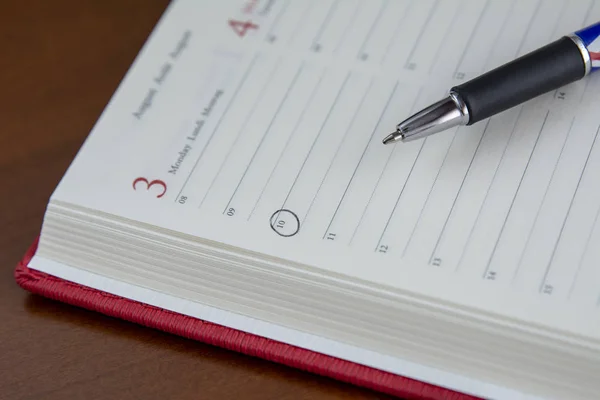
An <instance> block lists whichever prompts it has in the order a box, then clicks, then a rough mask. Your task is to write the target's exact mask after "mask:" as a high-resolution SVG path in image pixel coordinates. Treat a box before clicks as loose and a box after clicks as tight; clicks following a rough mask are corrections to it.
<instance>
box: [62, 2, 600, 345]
mask: <svg viewBox="0 0 600 400" xmlns="http://www.w3.org/2000/svg"><path fill="white" fill-rule="evenodd" d="M230 18H235V19H236V20H238V21H250V22H248V23H252V24H255V25H245V26H244V25H240V24H239V23H238V25H236V26H234V27H232V26H230V25H229V24H228V22H227V21H228V20H229V19H230ZM598 18H600V5H599V4H598V3H596V2H592V1H585V0H565V1H562V2H544V1H538V0H524V1H516V0H515V1H513V2H510V1H508V2H507V1H504V0H487V1H476V0H428V1H417V0H398V1H391V0H390V1H373V2H367V1H343V0H328V1H309V2H300V1H291V0H290V1H274V2H267V1H256V2H250V1H249V2H243V1H233V0H232V1H229V2H219V6H215V5H214V3H212V2H210V3H209V2H198V1H192V0H179V1H177V2H175V3H174V4H173V5H172V7H171V8H170V12H169V13H168V14H167V15H166V16H165V18H164V19H163V21H162V23H161V25H160V26H159V28H158V29H157V31H156V34H155V35H154V36H153V38H152V40H151V41H150V42H149V45H148V46H147V47H146V48H145V49H144V51H143V52H142V54H141V55H140V58H139V59H138V60H137V62H136V64H135V65H134V67H133V68H132V70H131V71H130V73H129V74H128V76H127V78H126V79H125V81H124V83H123V85H122V86H121V87H120V89H119V91H118V92H117V94H116V96H115V97H114V98H113V100H112V102H111V104H110V105H109V106H108V108H107V110H106V111H105V113H104V114H103V116H102V118H101V120H100V121H99V123H98V124H97V126H96V127H95V128H94V131H93V132H92V134H91V135H90V138H89V139H88V141H87V142H86V145H85V146H84V148H83V149H82V151H81V152H80V154H79V155H78V157H77V160H76V161H75V162H74V164H73V166H72V167H71V168H70V170H69V172H68V173H67V175H66V176H65V178H64V179H63V181H62V182H61V185H60V186H59V188H58V190H57V191H56V193H55V194H54V196H53V200H60V201H64V202H71V203H74V204H78V205H81V206H85V207H90V208H95V209H98V210H102V211H106V212H109V213H113V214H115V215H119V216H123V217H126V218H131V219H136V220H139V221H142V222H146V223H150V224H154V225H156V226H159V227H163V228H167V229H172V230H175V231H178V232H183V233H188V234H191V235H195V236H198V237H203V238H208V239H212V240H218V241H222V242H225V243H229V244H232V245H236V246H240V247H243V248H248V249H251V250H255V251H260V252H263V253H265V254H268V255H271V256H277V257H281V258H287V259H289V260H292V261H296V262H299V263H303V264H307V265H311V266H315V267H318V268H321V269H322V270H323V271H324V272H327V273H329V272H331V273H339V274H344V275H346V276H348V277H350V278H353V279H360V280H362V281H363V282H371V283H374V284H380V285H384V286H385V287H387V288H388V289H390V290H395V289H404V290H409V291H415V292H418V293H422V294H427V295H430V296H433V297H438V298H441V299H443V300H446V301H454V302H458V303H463V304H466V305H471V306H478V307H481V308H483V309H485V310H488V311H493V312H500V313H503V314H505V315H509V316H512V317H515V318H523V319H525V320H529V321H532V322H537V323H543V324H546V325H548V326H549V327H554V328H557V329H558V328H561V329H566V330H568V331H571V332H578V333H582V334H590V335H593V336H594V337H595V338H598V336H599V335H600V333H598V332H600V330H598V329H597V328H598V326H599V324H600V321H599V320H598V313H597V311H596V306H597V301H598V300H597V299H598V297H599V295H600V289H599V287H600V274H598V273H597V271H596V269H595V268H594V263H595V260H597V258H595V256H594V254H595V253H594V252H596V249H597V248H598V247H599V246H600V242H598V240H600V235H599V234H598V231H600V229H599V228H598V227H597V225H598V224H597V218H596V216H597V214H598V210H599V209H600V194H599V191H600V189H599V188H598V186H597V185H596V182H597V181H598V176H597V175H598V174H600V170H599V169H598V168H596V166H597V163H598V162H599V161H598V159H599V157H600V154H598V152H599V151H600V146H598V145H594V143H596V140H595V139H596V136H597V133H598V127H599V125H600V116H598V115H597V113H596V112H595V109H596V108H597V106H598V98H597V97H596V96H595V93H596V88H597V87H598V84H599V83H598V79H597V78H595V77H591V78H590V79H586V80H584V81H581V82H577V83H575V84H573V85H570V86H568V87H566V88H564V89H560V90H558V91H555V92H552V93H549V94H547V95H545V96H542V97H540V98H539V99H535V100H534V101H531V102H529V103H527V104H525V105H522V106H519V107H516V108H514V109H512V110H509V111H507V112H505V113H502V114H501V115H498V116H495V117H493V118H491V119H490V120H487V121H483V122H481V123H479V124H476V125H474V126H472V127H461V128H459V129H451V130H449V131H447V132H443V133H440V134H438V135H435V136H432V137H429V138H427V139H425V140H421V141H416V142H411V143H407V144H397V145H394V146H384V145H382V144H381V139H382V138H383V137H384V136H385V135H386V134H387V133H389V131H390V129H393V128H394V127H395V124H396V123H397V122H399V120H400V119H402V118H404V117H406V116H408V115H409V114H410V112H411V111H416V110H417V109H419V108H420V107H423V106H425V105H428V104H429V103H431V102H433V101H436V100H438V99H439V98H440V97H441V96H443V95H444V94H445V92H446V91H447V90H448V88H450V87H451V85H453V84H457V83H459V82H461V81H464V80H465V79H469V78H471V77H473V76H476V75H477V74H480V73H482V72H484V71H486V70H489V69H491V68H493V67H495V66H497V65H498V64H500V63H502V62H505V61H508V60H510V59H512V58H514V57H516V56H518V55H521V54H524V53H526V52H527V51H530V50H533V49H535V48H536V47H538V46H541V45H543V44H545V43H547V42H549V41H551V40H553V39H555V38H558V37H560V36H561V35H563V34H566V33H569V32H570V31H572V30H575V29H577V28H579V27H581V26H584V25H585V24H586V23H590V22H593V21H595V20H596V19H598ZM234 28H236V29H240V31H239V32H242V31H244V30H246V31H245V34H244V35H241V36H240V35H238V34H236V31H235V29H234ZM183 45H185V46H183ZM177 46H179V48H180V51H177V56H176V57H172V56H170V54H171V53H172V52H173V51H174V49H177ZM165 62H168V63H169V64H170V65H171V67H170V68H169V69H168V71H169V72H168V74H166V76H163V77H162V78H160V79H159V81H160V83H157V81H156V77H157V76H158V75H160V71H164V70H165V69H164V68H163V65H164V63H165ZM134 182H136V183H135V184H134ZM148 186H149V189H148V190H146V189H147V187H148ZM507 298H509V300H507ZM542 300H543V301H542ZM581 307H587V308H589V310H590V311H589V313H581V312H580V310H581V309H582V308H581ZM532 315H533V316H532Z"/></svg>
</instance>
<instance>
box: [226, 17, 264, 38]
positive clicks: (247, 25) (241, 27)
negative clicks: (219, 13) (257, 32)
mask: <svg viewBox="0 0 600 400" xmlns="http://www.w3.org/2000/svg"><path fill="white" fill-rule="evenodd" d="M229 26H230V27H231V28H232V29H233V30H234V32H235V33H237V34H238V36H239V37H244V36H245V35H246V33H247V32H248V30H249V29H258V25H256V24H255V23H253V22H251V21H236V20H233V19H230V20H229Z"/></svg>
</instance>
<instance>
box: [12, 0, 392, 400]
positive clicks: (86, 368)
mask: <svg viewBox="0 0 600 400" xmlns="http://www.w3.org/2000/svg"><path fill="white" fill-rule="evenodd" d="M1 3H2V5H0V49H1V51H2V55H1V56H0V83H1V85H0V87H1V90H2V92H1V95H0V227H1V228H2V229H1V231H0V266H1V269H0V271H1V275H0V399H5V398H6V399H60V400H63V399H78V398H84V399H111V400H112V399H117V398H139V399H145V400H150V399H161V400H164V399H222V398H233V399H252V398H256V399H341V398H343V399H368V398H382V397H383V396H380V395H378V394H374V393H371V392H368V391H365V390H360V389H357V388H354V387H352V386H348V385H344V384H341V383H338V382H335V381H332V380H329V379H325V378H321V377H317V376H314V375H310V374H307V373H302V372H299V371H296V370H292V369H289V368H285V367H283V366H279V365H275V364H272V363H268V362H264V361H262V360H258V359H254V358H250V357H245V356H242V355H239V354H237V353H232V352H228V351H225V350H222V349H218V348H214V347H210V346H206V345H203V344H200V343H196V342H192V341H189V340H184V339H182V338H179V337H175V336H171V335H167V334H163V333H161V332H158V331H154V330H151V329H145V328H142V327H139V326H136V325H133V324H129V323H125V322H123V321H118V320H113V319H110V318H107V317H104V316H101V315H98V314H95V313H93V312H88V311H85V310H81V309H77V308H74V307H70V306H67V305H64V304H60V303H56V302H53V301H49V300H47V299H44V298H40V297H36V296H32V295H30V294H28V293H27V292H25V291H24V290H22V289H21V288H20V287H18V286H17V285H16V284H15V282H14V279H13V269H14V267H15V265H16V263H17V261H18V260H19V259H20V257H21V256H22V255H23V253H24V252H25V250H26V249H27V247H28V246H29V245H30V244H31V242H32V241H33V240H34V238H35V237H36V235H37V234H38V231H39V228H40V223H41V220H42V215H43V212H44V208H45V204H46V202H47V200H48V197H49V195H50V194H51V192H52V190H53V189H54V187H55V185H56V184H57V183H58V181H59V179H60V177H61V176H62V174H63V173H64V172H65V169H66V168H67V167H68V165H69V163H70V161H71V159H72V158H73V156H74V155H75V153H76V151H77V150H78V148H79V146H80V145H81V144H82V142H83V140H84V139H85V137H86V135H87V133H88V132H89V130H90V128H91V127H92V126H93V124H94V122H95V121H96V119H97V118H98V117H99V115H100V113H101V111H102V109H103V108H104V106H105V104H106V103H107V101H108V100H109V98H110V96H111V94H112V93H113V91H114V90H115V89H116V87H117V85H118V84H119V82H120V80H121V78H122V77H123V74H124V73H125V72H126V70H127V69H128V67H129V65H130V63H131V62H132V61H133V59H134V57H135V56H136V54H137V52H138V50H139V49H140V47H141V46H142V44H143V43H144V41H145V39H146V38H147V35H148V34H149V32H150V31H151V29H152V27H153V26H154V24H155V23H156V21H157V19H158V18H159V16H160V15H161V13H162V11H163V10H164V8H165V6H166V5H167V3H168V1H167V0H152V1H150V0H53V1H48V0H3V1H2V2H1Z"/></svg>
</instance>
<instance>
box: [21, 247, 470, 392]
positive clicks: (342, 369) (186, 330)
mask: <svg viewBox="0 0 600 400" xmlns="http://www.w3.org/2000/svg"><path fill="white" fill-rule="evenodd" d="M37 243H38V242H37V240H36V241H35V242H34V243H33V244H32V246H31V247H30V248H29V250H28V251H27V253H26V254H25V255H24V257H23V259H22V260H21V261H20V262H19V264H18V265H17V267H16V269H15V279H16V281H17V283H18V284H19V286H21V287H22V288H23V289H25V290H27V291H29V292H31V293H34V294H37V295H40V296H44V297H47V298H50V299H53V300H57V301H60V302H63V303H66V304H70V305H73V306H77V307H82V308H85V309H88V310H92V311H96V312H99V313H102V314H105V315H108V316H111V317H116V318H120V319H123V320H126V321H129V322H133V323H136V324H139V325H143V326H146V327H148V328H153V329H158V330H161V331H164V332H168V333H171V334H175V335H178V336H182V337H185V338H188V339H193V340H197V341H200V342H203V343H207V344H210V345H213V346H218V347H221V348H224V349H228V350H232V351H236V352H239V353H242V354H246V355H249V356H253V357H259V358H262V359H265V360H269V361H272V362H276V363H279V364H283V365H286V366H289V367H293V368H298V369H301V370H303V371H308V372H310V373H314V374H318V375H322V376H326V377H330V378H333V379H337V380H339V381H343V382H347V383H350V384H353V385H356V386H361V387H364V388H368V389H372V390H375V391H378V392H382V393H386V394H390V395H393V396H398V397H400V398H402V399H407V400H416V399H418V400H442V399H443V400H475V399H476V398H475V397H472V396H470V395H466V394H462V393H458V392H455V391H452V390H448V389H445V388H441V387H438V386H434V385H430V384H427V383H423V382H419V381H417V380H414V379H410V378H406V377H403V376H399V375H395V374H392V373H389V372H385V371H381V370H377V369H374V368H370V367H367V366H364V365H360V364H356V363H352V362H349V361H345V360H342V359H339V358H335V357H331V356H328V355H323V354H320V353H316V352H313V351H310V350H306V349H303V348H299V347H295V346H291V345H288V344H286V343H281V342H277V341H274V340H271V339H266V338H263V337H260V336H256V335H253V334H249V333H245V332H242V331H239V330H235V329H231V328H228V327H224V326H221V325H217V324H213V323H211V322H206V321H203V320H200V319H197V318H193V317H190V316H186V315H183V314H178V313H174V312H172V311H168V310H163V309H160V308H157V307H154V306H150V305H147V304H143V303H140V302H137V301H133V300H130V299H126V298H123V297H119V296H115V295H113V294H109V293H106V292H102V291H99V290H96V289H92V288H89V287H85V286H81V285H79V284H75V283H73V282H69V281H66V280H63V279H60V278H57V277H55V276H51V275H48V274H46V273H43V272H40V271H36V270H33V269H30V268H29V267H28V264H29V261H30V260H31V259H32V257H33V255H34V254H35V251H36V248H37Z"/></svg>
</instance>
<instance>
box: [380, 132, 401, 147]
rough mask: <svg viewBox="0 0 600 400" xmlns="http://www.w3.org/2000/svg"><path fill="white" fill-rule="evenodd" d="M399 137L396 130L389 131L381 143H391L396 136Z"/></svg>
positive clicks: (394, 140)
mask: <svg viewBox="0 0 600 400" xmlns="http://www.w3.org/2000/svg"><path fill="white" fill-rule="evenodd" d="M398 137H399V135H398V132H397V131H396V132H394V133H390V134H389V135H387V136H386V137H385V138H384V139H383V144H392V143H395V142H396V140H397V138H398Z"/></svg>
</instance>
